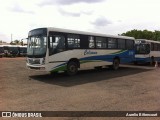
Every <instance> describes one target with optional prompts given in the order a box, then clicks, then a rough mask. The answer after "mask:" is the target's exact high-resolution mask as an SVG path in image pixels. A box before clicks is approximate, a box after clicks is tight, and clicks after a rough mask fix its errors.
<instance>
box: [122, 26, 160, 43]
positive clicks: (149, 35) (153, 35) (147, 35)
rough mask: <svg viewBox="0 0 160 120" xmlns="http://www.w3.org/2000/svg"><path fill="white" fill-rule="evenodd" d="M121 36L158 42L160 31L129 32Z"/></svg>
mask: <svg viewBox="0 0 160 120" xmlns="http://www.w3.org/2000/svg"><path fill="white" fill-rule="evenodd" d="M121 35H123V36H129V37H134V38H135V39H148V40H156V41H160V31H154V32H152V31H149V30H143V31H141V30H136V29H134V30H131V31H127V32H126V33H122V34H121Z"/></svg>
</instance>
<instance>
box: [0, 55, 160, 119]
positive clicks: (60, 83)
mask: <svg viewBox="0 0 160 120" xmlns="http://www.w3.org/2000/svg"><path fill="white" fill-rule="evenodd" d="M25 62H26V60H25V58H0V96H1V97H0V111H160V68H156V69H155V68H154V67H150V66H145V65H139V66H132V65H129V66H127V65H122V66H121V67H120V69H119V70H117V71H113V70H110V69H103V70H100V71H98V70H85V71H80V72H79V73H78V74H77V75H75V76H72V77H69V76H66V75H65V74H63V73H61V74H55V75H50V74H49V73H47V72H39V71H30V70H27V69H26V67H25ZM58 119H60V118H58ZM61 119H67V120H72V119H73V120H79V119H80V120H81V119H87V118H61ZM93 119H96V118H93ZM103 119H105V118H103ZM110 119H111V118H110ZM113 119H114V118H113ZM121 119H122V118H121ZM125 119H127V118H125ZM137 119H138V118H137ZM144 119H148V118H144ZM155 119H158V118H155Z"/></svg>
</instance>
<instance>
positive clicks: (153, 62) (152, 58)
mask: <svg viewBox="0 0 160 120" xmlns="http://www.w3.org/2000/svg"><path fill="white" fill-rule="evenodd" d="M154 64H155V60H154V57H151V61H150V65H154Z"/></svg>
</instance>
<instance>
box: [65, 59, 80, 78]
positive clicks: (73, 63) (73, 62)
mask: <svg viewBox="0 0 160 120" xmlns="http://www.w3.org/2000/svg"><path fill="white" fill-rule="evenodd" d="M78 68H80V62H79V60H78V59H77V58H72V59H70V60H69V61H68V63H67V74H68V75H70V76H71V75H75V74H77V72H78Z"/></svg>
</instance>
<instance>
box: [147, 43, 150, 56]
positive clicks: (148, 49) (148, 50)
mask: <svg viewBox="0 0 160 120" xmlns="http://www.w3.org/2000/svg"><path fill="white" fill-rule="evenodd" d="M150 49H151V48H150V44H146V54H149V53H150Z"/></svg>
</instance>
